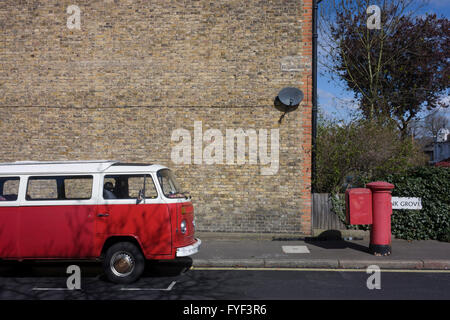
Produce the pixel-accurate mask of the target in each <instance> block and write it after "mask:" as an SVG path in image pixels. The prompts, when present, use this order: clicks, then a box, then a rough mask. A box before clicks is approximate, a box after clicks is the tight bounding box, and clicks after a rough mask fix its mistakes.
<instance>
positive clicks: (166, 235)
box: [95, 204, 172, 259]
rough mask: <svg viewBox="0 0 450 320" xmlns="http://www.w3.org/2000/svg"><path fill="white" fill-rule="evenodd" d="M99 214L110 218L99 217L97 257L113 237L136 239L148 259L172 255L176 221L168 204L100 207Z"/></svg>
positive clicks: (97, 224)
mask: <svg viewBox="0 0 450 320" xmlns="http://www.w3.org/2000/svg"><path fill="white" fill-rule="evenodd" d="M97 212H98V214H106V215H107V216H103V217H97V218H96V223H95V225H96V226H95V230H96V232H95V243H96V252H95V255H96V256H99V255H100V252H101V250H102V247H103V244H104V243H105V241H106V240H107V239H108V238H109V237H112V236H132V237H134V238H135V239H136V241H138V243H139V244H140V245H141V248H142V251H143V253H144V256H145V257H146V258H148V259H150V258H153V259H154V257H155V256H163V257H164V256H167V258H170V257H171V256H172V223H171V220H172V219H171V213H170V210H169V206H168V205H167V204H137V205H136V204H122V205H121V204H114V205H99V206H98V207H97ZM161 258H162V257H161Z"/></svg>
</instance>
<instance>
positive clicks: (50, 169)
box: [0, 160, 167, 175]
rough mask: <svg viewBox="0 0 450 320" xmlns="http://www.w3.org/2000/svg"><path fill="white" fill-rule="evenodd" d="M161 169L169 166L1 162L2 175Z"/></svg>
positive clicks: (120, 163)
mask: <svg viewBox="0 0 450 320" xmlns="http://www.w3.org/2000/svg"><path fill="white" fill-rule="evenodd" d="M160 169H167V167H165V166H161V165H155V164H146V163H123V162H120V161H112V160H88V161H16V162H9V163H0V175H2V174H3V175H13V174H15V175H19V174H83V173H99V172H105V173H121V172H155V171H157V170H160Z"/></svg>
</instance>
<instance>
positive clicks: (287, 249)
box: [281, 246, 310, 253]
mask: <svg viewBox="0 0 450 320" xmlns="http://www.w3.org/2000/svg"><path fill="white" fill-rule="evenodd" d="M281 248H282V249H283V252H284V253H310V252H309V249H308V247H307V246H281Z"/></svg>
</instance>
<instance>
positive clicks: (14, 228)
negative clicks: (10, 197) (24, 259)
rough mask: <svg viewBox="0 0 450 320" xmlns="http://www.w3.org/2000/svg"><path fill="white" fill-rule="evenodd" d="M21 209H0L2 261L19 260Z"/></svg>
mask: <svg viewBox="0 0 450 320" xmlns="http://www.w3.org/2000/svg"><path fill="white" fill-rule="evenodd" d="M19 210H20V207H0V259H1V258H19V257H20V253H19V216H20V214H19Z"/></svg>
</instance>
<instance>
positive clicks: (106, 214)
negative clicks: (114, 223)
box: [97, 213, 109, 217]
mask: <svg viewBox="0 0 450 320" xmlns="http://www.w3.org/2000/svg"><path fill="white" fill-rule="evenodd" d="M97 217H109V213H99V214H97Z"/></svg>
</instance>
